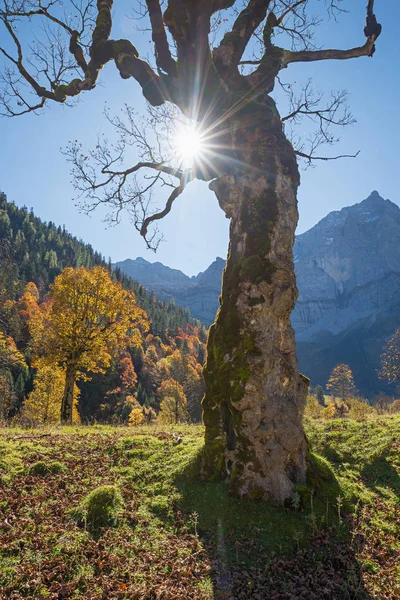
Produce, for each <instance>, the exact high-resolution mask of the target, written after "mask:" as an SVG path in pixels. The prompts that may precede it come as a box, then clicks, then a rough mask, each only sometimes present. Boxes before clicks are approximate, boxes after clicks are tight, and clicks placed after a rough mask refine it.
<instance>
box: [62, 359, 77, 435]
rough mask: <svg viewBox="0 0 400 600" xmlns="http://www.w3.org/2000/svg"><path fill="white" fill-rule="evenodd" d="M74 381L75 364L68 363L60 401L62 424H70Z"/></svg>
mask: <svg viewBox="0 0 400 600" xmlns="http://www.w3.org/2000/svg"><path fill="white" fill-rule="evenodd" d="M75 381H76V366H75V365H74V364H69V365H68V366H67V370H66V374H65V387H64V394H63V398H62V403H61V423H62V424H63V425H72V407H73V403H74V388H75Z"/></svg>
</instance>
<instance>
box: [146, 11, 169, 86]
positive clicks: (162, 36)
mask: <svg viewBox="0 0 400 600" xmlns="http://www.w3.org/2000/svg"><path fill="white" fill-rule="evenodd" d="M146 4H147V8H148V12H149V16H150V23H151V31H152V38H153V42H154V46H155V51H156V63H157V66H158V67H159V68H160V69H162V70H163V71H165V73H168V75H176V62H175V61H174V59H173V58H172V55H171V50H170V48H169V44H168V40H167V35H166V33H165V27H164V22H163V16H162V12H161V6H160V1H159V0H146Z"/></svg>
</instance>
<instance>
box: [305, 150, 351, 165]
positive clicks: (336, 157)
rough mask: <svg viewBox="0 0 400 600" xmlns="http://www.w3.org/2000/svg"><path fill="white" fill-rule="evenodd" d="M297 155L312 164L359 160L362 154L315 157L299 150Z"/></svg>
mask: <svg viewBox="0 0 400 600" xmlns="http://www.w3.org/2000/svg"><path fill="white" fill-rule="evenodd" d="M295 154H297V156H300V157H301V158H305V159H306V160H307V161H308V164H311V163H312V162H313V161H314V160H324V161H327V160H338V159H339V158H357V156H358V155H359V154H360V151H358V152H356V153H355V154H339V155H338V156H314V155H312V154H305V153H304V152H300V151H299V150H295Z"/></svg>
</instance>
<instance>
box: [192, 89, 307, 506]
mask: <svg viewBox="0 0 400 600" xmlns="http://www.w3.org/2000/svg"><path fill="white" fill-rule="evenodd" d="M243 112H244V114H242V113H240V114H238V115H237V116H236V118H235V123H234V125H233V126H232V130H233V134H232V150H233V152H234V153H235V155H236V157H237V160H236V161H235V166H234V167H233V168H232V169H231V171H230V172H226V173H224V174H222V175H220V176H219V177H218V178H217V179H215V180H214V181H213V182H212V183H211V184H210V187H211V188H212V189H213V190H214V191H215V193H216V195H217V198H218V200H219V203H220V205H221V208H222V209H223V210H224V211H225V214H226V216H227V217H229V218H230V219H231V224H230V245H229V254H228V261H227V265H226V269H225V271H224V275H223V286H222V296H221V298H220V302H221V306H220V309H219V311H218V314H217V318H216V322H215V323H214V325H213V326H212V327H211V329H210V334H209V339H208V346H207V362H206V365H205V369H204V375H205V380H206V394H205V397H204V399H203V419H204V424H205V428H206V434H205V451H204V460H203V470H204V473H205V474H206V475H208V476H215V477H221V476H222V477H226V478H228V479H229V481H230V487H231V490H232V491H233V492H235V493H236V494H238V495H239V496H241V497H247V498H249V499H256V498H260V499H261V498H263V499H267V500H270V501H274V502H276V503H279V504H282V503H284V501H285V500H286V499H288V498H290V497H291V496H292V495H293V492H294V488H295V485H296V484H303V483H304V482H305V477H306V440H305V435H304V432H303V427H302V416H303V411H304V406H305V399H306V394H307V389H308V379H307V378H306V377H304V376H303V375H299V373H298V365H297V357H296V347H295V339H294V332H293V329H292V326H291V323H290V313H291V311H292V309H293V307H294V304H295V301H296V298H297V288H296V281H295V275H294V264H293V253H292V248H293V243H294V234H295V229H296V225H297V220H298V212H297V199H296V193H297V188H298V185H299V173H298V168H297V162H296V156H295V154H294V151H293V148H292V146H291V144H290V143H289V142H288V141H287V140H286V138H285V136H284V134H283V131H282V124H281V121H280V118H279V115H278V113H277V111H276V108H275V105H274V103H273V102H272V100H270V99H269V98H268V99H267V101H266V102H265V104H263V105H261V104H259V103H256V102H252V103H251V105H250V106H248V107H247V108H246V110H245V111H243Z"/></svg>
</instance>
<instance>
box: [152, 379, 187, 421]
mask: <svg viewBox="0 0 400 600" xmlns="http://www.w3.org/2000/svg"><path fill="white" fill-rule="evenodd" d="M157 395H158V396H159V398H160V413H159V417H158V418H159V420H160V422H161V423H167V424H170V425H172V424H177V423H187V421H188V417H189V415H188V413H187V400H186V396H185V392H184V391H183V387H182V386H181V385H180V383H178V382H177V381H175V380H174V379H166V380H165V381H163V382H162V384H161V385H160V387H159V388H158V390H157Z"/></svg>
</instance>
